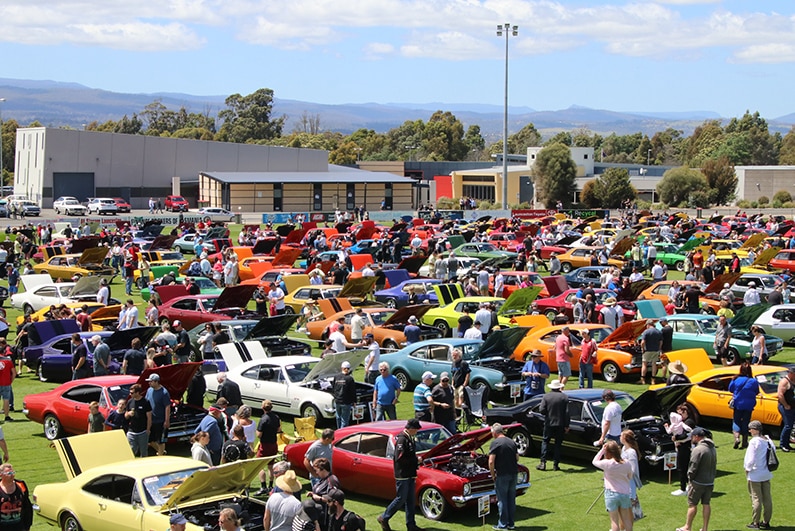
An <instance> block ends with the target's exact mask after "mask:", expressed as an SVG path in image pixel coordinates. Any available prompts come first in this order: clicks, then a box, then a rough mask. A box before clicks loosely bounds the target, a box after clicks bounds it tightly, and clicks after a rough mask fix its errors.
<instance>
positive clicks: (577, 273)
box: [563, 266, 607, 288]
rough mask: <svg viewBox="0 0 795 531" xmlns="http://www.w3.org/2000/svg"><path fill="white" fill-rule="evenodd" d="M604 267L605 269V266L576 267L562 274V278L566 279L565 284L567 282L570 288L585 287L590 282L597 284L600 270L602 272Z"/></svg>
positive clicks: (598, 283) (600, 273)
mask: <svg viewBox="0 0 795 531" xmlns="http://www.w3.org/2000/svg"><path fill="white" fill-rule="evenodd" d="M605 269H607V266H585V267H578V268H577V269H575V270H573V271H571V272H569V273H566V274H565V275H563V278H565V279H566V284H568V285H569V287H570V288H580V287H585V286H587V285H588V284H589V283H591V282H592V283H593V285H594V286H599V285H600V279H601V277H602V272H604V270H605Z"/></svg>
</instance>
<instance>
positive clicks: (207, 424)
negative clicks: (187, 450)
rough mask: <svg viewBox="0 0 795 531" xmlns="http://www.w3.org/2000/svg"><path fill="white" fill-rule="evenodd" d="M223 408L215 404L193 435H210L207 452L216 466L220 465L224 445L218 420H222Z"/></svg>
mask: <svg viewBox="0 0 795 531" xmlns="http://www.w3.org/2000/svg"><path fill="white" fill-rule="evenodd" d="M223 414H224V412H223V408H222V407H221V406H220V405H219V404H218V403H217V402H216V403H215V404H213V405H212V406H210V409H208V410H207V415H205V416H204V418H202V420H201V422H199V425H198V426H196V429H195V430H193V433H199V432H200V431H206V432H207V433H209V434H210V442H209V443H208V444H207V450H209V451H210V457H211V458H212V460H213V465H215V466H218V465H219V464H220V463H221V447H222V446H223V445H224V436H223V434H222V433H221V425H220V423H219V421H220V420H222V419H223Z"/></svg>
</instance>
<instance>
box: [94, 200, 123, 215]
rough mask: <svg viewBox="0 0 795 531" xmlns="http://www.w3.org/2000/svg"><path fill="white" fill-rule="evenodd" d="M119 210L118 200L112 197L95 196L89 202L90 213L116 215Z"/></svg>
mask: <svg viewBox="0 0 795 531" xmlns="http://www.w3.org/2000/svg"><path fill="white" fill-rule="evenodd" d="M118 212H119V207H117V206H116V201H115V200H114V199H112V198H110V197H94V198H92V199H91V200H89V202H88V213H89V214H97V215H100V216H101V215H103V214H107V215H111V216H112V215H114V214H117V213H118Z"/></svg>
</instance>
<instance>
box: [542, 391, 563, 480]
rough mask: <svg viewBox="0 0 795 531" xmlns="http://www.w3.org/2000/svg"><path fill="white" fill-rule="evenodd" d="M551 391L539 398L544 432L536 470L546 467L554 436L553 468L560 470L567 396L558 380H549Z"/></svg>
mask: <svg viewBox="0 0 795 531" xmlns="http://www.w3.org/2000/svg"><path fill="white" fill-rule="evenodd" d="M549 389H550V391H551V392H549V393H546V394H545V395H544V396H543V397H542V398H541V404H540V405H539V409H538V412H539V413H541V414H542V415H544V433H543V437H542V439H541V462H540V463H539V464H538V466H537V467H536V468H537V469H538V470H546V469H547V461H548V460H549V457H550V451H549V443H550V441H551V440H552V439H553V438H554V439H555V447H554V449H553V452H552V458H553V468H552V469H553V470H560V466H559V465H560V449H561V447H562V446H563V437H564V435H565V434H566V433H568V431H569V422H570V417H569V397H568V395H566V394H565V393H563V391H562V390H563V384H562V383H560V380H552V381H551V382H549Z"/></svg>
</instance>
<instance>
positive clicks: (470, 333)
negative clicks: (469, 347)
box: [464, 321, 483, 340]
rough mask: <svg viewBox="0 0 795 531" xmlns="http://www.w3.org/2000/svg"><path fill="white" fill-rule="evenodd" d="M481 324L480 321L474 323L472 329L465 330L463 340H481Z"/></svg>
mask: <svg viewBox="0 0 795 531" xmlns="http://www.w3.org/2000/svg"><path fill="white" fill-rule="evenodd" d="M482 330H483V324H482V323H481V322H480V321H475V325H474V326H473V327H472V328H469V329H467V331H466V332H464V339H477V340H482V339H483V331H482Z"/></svg>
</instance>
